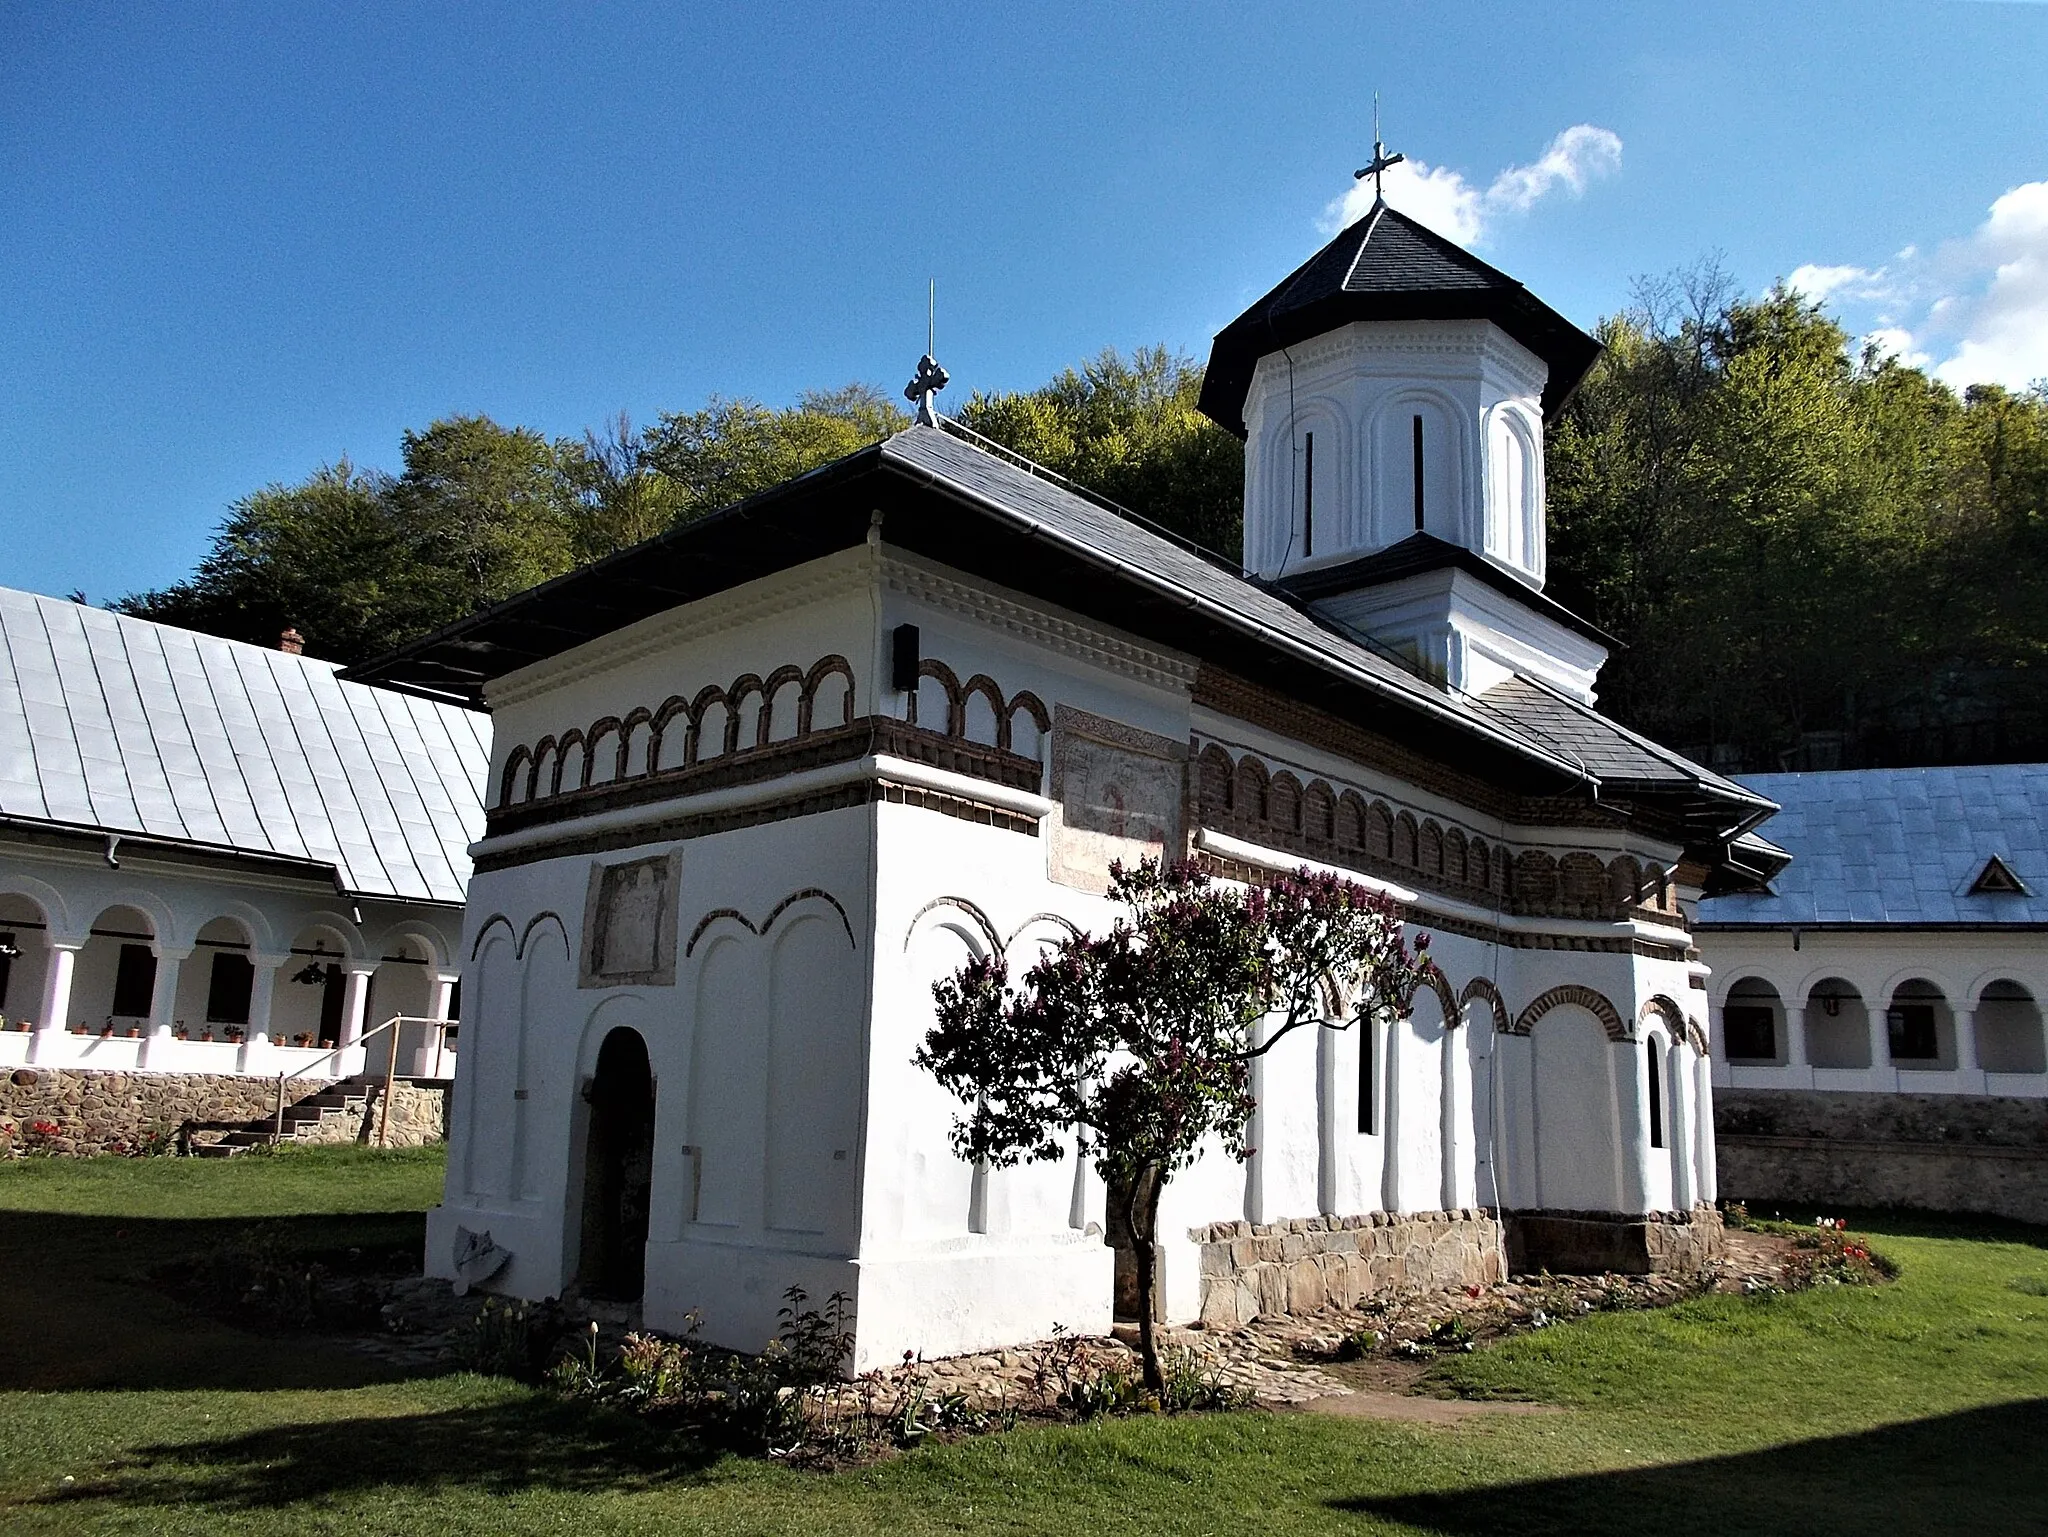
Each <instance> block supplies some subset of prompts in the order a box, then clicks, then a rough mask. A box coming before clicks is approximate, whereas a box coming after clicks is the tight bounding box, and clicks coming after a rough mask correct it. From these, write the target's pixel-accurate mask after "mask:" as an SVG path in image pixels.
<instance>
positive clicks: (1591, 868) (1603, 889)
mask: <svg viewBox="0 0 2048 1537" xmlns="http://www.w3.org/2000/svg"><path fill="white" fill-rule="evenodd" d="M1557 879H1558V885H1559V886H1560V887H1561V888H1562V891H1561V894H1562V896H1563V898H1564V910H1565V914H1566V916H1568V917H1574V918H1597V917H1599V916H1600V915H1601V913H1602V912H1603V911H1604V910H1605V909H1606V907H1607V905H1608V897H1607V867H1606V866H1605V865H1603V864H1601V863H1600V861H1599V859H1598V857H1596V856H1595V855H1592V854H1587V853H1584V852H1580V851H1574V852H1572V853H1570V854H1567V855H1565V856H1564V858H1563V859H1560V860H1559V861H1558V862H1557Z"/></svg>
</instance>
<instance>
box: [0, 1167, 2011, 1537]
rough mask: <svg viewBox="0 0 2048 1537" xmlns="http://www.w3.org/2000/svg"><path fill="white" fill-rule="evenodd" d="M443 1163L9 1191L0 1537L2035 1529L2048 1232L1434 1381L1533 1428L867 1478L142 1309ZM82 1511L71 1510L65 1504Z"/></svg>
mask: <svg viewBox="0 0 2048 1537" xmlns="http://www.w3.org/2000/svg"><path fill="white" fill-rule="evenodd" d="M439 1181H440V1167H439V1164H438V1161H437V1160H435V1159H434V1158H433V1157H432V1156H431V1155H423V1154H419V1153H411V1154H386V1155H378V1154H374V1153H363V1152H356V1151H353V1150H350V1151H344V1152H341V1153H324V1152H308V1153H302V1154H296V1155H291V1156H286V1157H280V1158H274V1159H261V1160H257V1159H245V1160H238V1161H235V1162H233V1163H198V1162H188V1161H172V1160H155V1161H147V1162H126V1161H120V1162H117V1161H113V1160H105V1161H98V1162H92V1163H57V1162H38V1163H26V1164H13V1165H7V1166H0V1384H5V1385H7V1386H10V1387H14V1386H20V1387H23V1388H25V1389H26V1390H24V1391H14V1392H6V1393H0V1529H4V1530H6V1531H7V1532H9V1533H15V1532H22V1533H42V1532H95V1533H98V1532H148V1533H159V1532H161V1533H180V1532H192V1533H207V1534H215V1533H236V1532H264V1533H269V1532H277V1533H284V1532H292V1533H317V1532H404V1533H406V1534H407V1537H431V1534H435V1533H442V1532H475V1533H479V1534H484V1533H489V1534H493V1537H496V1534H516V1533H526V1532H556V1531H568V1532H575V1533H599V1532H643V1531H644V1532H664V1533H669V1532H696V1531H705V1532H720V1533H728V1532H729V1533H748V1532H804V1533H838V1532H870V1531H872V1532H887V1533H890V1534H891V1537H910V1534H915V1533H923V1532H940V1531H946V1532H951V1531H999V1532H1086V1533H1088V1534H1089V1537H1109V1534H1114V1533H1123V1532H1185V1533H1203V1532H1214V1533H1230V1534H1233V1537H1235V1534H1263V1533H1269V1532H1270V1533H1290V1532H1347V1533H1367V1532H1439V1533H1451V1534H1460V1537H1462V1534H1467V1533H1469V1534H1474V1537H1477V1534H1481V1533H1486V1534H1495V1533H1534V1532H1556V1533H1567V1532H1568V1533H1586V1534H1608V1533H1613V1534H1620V1533H1623V1532H1627V1533H1630V1534H1632V1537H1639V1534H1642V1533H1644V1532H1652V1533H1656V1534H1658V1537H1667V1534H1688V1533H1702V1534H1704V1533H1714V1534H1717V1537H1719V1534H1725V1533H1730V1532H1788V1533H1789V1532H1798V1533H1832V1532H1851V1531H1854V1532H1859V1533H1868V1532H1870V1531H1872V1530H1882V1531H1891V1532H1901V1533H1919V1532H1966V1531H1967V1532H1981V1531H2008V1532H2019V1531H2048V1492H2044V1490H2043V1487H2042V1486H2043V1479H2042V1477H2041V1474H2040V1471H2039V1464H2040V1453H2041V1449H2042V1448H2043V1447H2044V1446H2048V1247H2044V1245H2048V1234H2043V1233H2039V1232H2035V1231H2031V1230H2023V1229H2017V1228H2015V1229H2008V1230H2003V1231H1992V1230H1982V1229H1979V1230H1966V1229H1962V1228H1943V1227H1941V1226H1939V1225H1936V1224H1932V1223H1925V1222H1919V1223H1916V1222H1913V1221H1909V1220H1907V1219H1903V1218H1894V1219H1879V1218H1872V1219H1871V1220H1870V1221H1869V1222H1868V1223H1867V1224H1865V1225H1866V1226H1867V1227H1868V1228H1869V1229H1870V1230H1871V1231H1874V1232H1876V1233H1877V1234H1879V1235H1880V1237H1879V1244H1880V1247H1881V1248H1882V1249H1883V1250H1884V1251H1885V1252H1886V1253H1887V1254H1889V1255H1890V1256H1892V1257H1893V1258H1894V1259H1896V1260H1897V1261H1898V1262H1899V1263H1900V1265H1901V1266H1902V1272H1901V1275H1900V1278H1899V1280H1898V1281H1897V1282H1896V1283H1895V1284H1894V1285H1891V1286H1887V1287H1882V1288H1877V1289H1871V1290H1863V1289H1856V1290H1843V1289H1834V1290H1825V1291H1818V1292H1811V1293H1806V1294H1803V1295H1800V1296H1794V1297H1779V1298H1771V1299H1751V1298H1739V1297H1712V1298H1704V1299H1700V1300H1697V1301H1694V1302H1690V1303H1687V1304H1685V1305H1683V1306H1681V1307H1678V1308H1674V1309H1670V1310H1668V1311H1665V1312H1662V1313H1657V1314H1602V1315H1597V1316H1594V1317H1592V1318H1589V1319H1585V1320H1582V1321H1579V1322H1574V1323H1571V1324H1568V1325H1561V1326H1559V1327H1557V1328H1554V1329H1550V1330H1546V1331H1544V1332H1542V1333H1540V1334H1536V1335H1531V1336H1525V1337H1523V1338H1521V1339H1518V1340H1515V1341H1513V1342H1511V1343H1509V1344H1506V1345H1503V1346H1500V1347H1497V1348H1495V1349H1491V1350H1486V1351H1482V1352H1480V1353H1478V1354H1475V1355H1472V1356H1463V1357H1458V1358H1456V1359H1455V1361H1454V1362H1452V1363H1451V1364H1450V1365H1448V1366H1447V1367H1445V1368H1444V1369H1443V1371H1442V1372H1441V1373H1440V1378H1441V1381H1442V1384H1443V1385H1444V1386H1445V1387H1447V1388H1456V1389H1457V1390H1458V1391H1460V1392H1462V1393H1465V1394H1467V1395H1470V1396H1479V1397H1485V1396H1509V1397H1526V1398H1538V1399H1544V1400H1547V1401H1550V1402H1553V1403H1558V1404H1563V1405H1566V1406H1568V1407H1567V1409H1566V1412H1564V1413H1561V1414H1555V1415H1530V1416H1513V1417H1509V1416H1501V1417H1495V1418H1482V1419H1479V1420H1475V1421H1472V1422H1468V1423H1467V1424H1464V1425H1461V1426H1458V1427H1455V1428H1444V1427H1433V1426H1429V1427H1425V1426H1415V1425H1393V1424H1377V1423H1371V1422H1360V1421H1356V1420H1340V1419H1335V1418H1328V1417H1323V1416H1316V1415H1301V1414H1289V1415H1272V1414H1263V1413H1247V1414H1236V1415H1227V1416H1216V1417H1210V1418H1201V1419H1190V1420H1179V1421H1165V1420H1151V1419H1146V1420H1126V1421H1119V1422H1113V1423H1108V1424H1102V1425H1096V1426H1089V1427H1080V1428H1071V1429H1027V1430H1021V1431H1017V1432H1013V1433H1011V1434H1008V1435H1002V1436H991V1437H985V1438H981V1439H978V1440H974V1441H970V1442H966V1443H963V1444H959V1445H955V1446H950V1447H927V1448H925V1449H922V1450H920V1451H918V1452H915V1453H913V1454H911V1455H909V1456H906V1457H903V1458H901V1459H899V1460H897V1461H894V1462H891V1463H888V1464H885V1465H882V1466H879V1467H876V1468H872V1469H868V1470H865V1471H862V1472H859V1473H852V1474H840V1475H831V1476H827V1475H817V1474H804V1473H795V1472H791V1471H788V1470H786V1469H782V1468H779V1467H774V1466H770V1465H764V1464H759V1463H750V1462H742V1461H737V1460H733V1459H723V1460H719V1461H715V1462H711V1463H709V1464H708V1465H707V1464H705V1463H704V1462H702V1461H701V1460H699V1459H696V1458H693V1457H692V1456H690V1455H689V1454H688V1453H687V1452H684V1451H681V1450H678V1449H677V1448H675V1447H672V1446H668V1445H665V1444H663V1443H662V1442H661V1441H660V1440H659V1439H658V1438H656V1437H654V1436H653V1435H651V1434H649V1433H647V1432H646V1431H644V1430H643V1429H642V1428H641V1427H639V1426H637V1425H636V1424H633V1423H631V1422H623V1421H616V1420H612V1419H608V1418H604V1417H594V1416H592V1415H590V1414H587V1413H584V1412H581V1411H578V1410H574V1409H569V1408H564V1407H561V1406H557V1405H555V1404H553V1403H551V1402H549V1401H548V1400H546V1399H544V1398H541V1397H539V1396H538V1395H535V1394H532V1393H529V1392H527V1391H525V1390H523V1389H520V1388H518V1387H515V1386H513V1385H510V1384H507V1383H503V1382H498V1381H490V1380H485V1379H480V1378H476V1377H466V1376H454V1377H433V1378H419V1379H415V1380H409V1381H408V1380H394V1379H393V1378H392V1376H391V1374H390V1373H389V1372H387V1371H382V1370H380V1369H378V1368H377V1367H375V1366H374V1365H373V1364H372V1363H371V1362H370V1361H368V1359H367V1358H364V1357H361V1356H358V1355H356V1354H354V1353H353V1352H346V1351H341V1350H337V1349H334V1348H331V1347H326V1346H321V1345H318V1344H313V1343H308V1342H307V1341H306V1340H304V1339H302V1338H294V1337H280V1336H274V1335H273V1336H258V1335H252V1334H247V1333H244V1332H242V1331H240V1330H238V1329H235V1328H231V1327H228V1326H227V1325H226V1324H223V1323H220V1322H217V1321H212V1320H208V1319H205V1318H201V1317H198V1316H196V1315H194V1314H193V1313H191V1312H189V1311H187V1310H185V1309H183V1308H182V1307H180V1306H179V1305H177V1304H176V1303H174V1302H172V1301H170V1300H169V1299H168V1298H165V1297H163V1296H161V1295H160V1294H158V1293H156V1292H153V1291H150V1290H148V1289H146V1288H143V1287H140V1286H137V1285H136V1284H134V1277H135V1276H136V1274H137V1273H138V1272H139V1271H140V1270H141V1269H142V1268H143V1267H144V1266H146V1265H152V1264H156V1263H160V1262H161V1260H162V1258H163V1257H164V1256H166V1255H175V1254H177V1253H180V1252H193V1251H195V1250H196V1249H198V1248H199V1247H201V1246H204V1245H207V1244H212V1243H217V1242H219V1241H220V1239H221V1237H222V1236H223V1235H224V1234H227V1233H230V1232H232V1231H233V1230H234V1229H235V1228H236V1227H238V1226H239V1225H241V1224H243V1223H245V1222H246V1221H247V1220H248V1219H250V1218H252V1217H259V1216H260V1217H262V1218H265V1219H267V1220H269V1221H270V1222H272V1223H274V1224H277V1225H276V1226H275V1227H274V1228H273V1231H274V1232H276V1233H281V1234H284V1235H286V1237H287V1240H288V1241H290V1242H294V1243H301V1244H303V1245H304V1246H306V1247H308V1248H331V1247H334V1246H336V1245H337V1244H347V1243H361V1244H364V1245H365V1246H368V1245H371V1244H378V1245H381V1244H384V1243H388V1242H392V1241H395V1240H397V1239H402V1238H405V1237H408V1236H410V1235H413V1234H417V1232H418V1231H419V1226H420V1217H419V1215H418V1214H419V1212H420V1211H421V1210H422V1209H423V1208H424V1207H425V1206H427V1205H428V1204H429V1203H431V1202H432V1200H433V1199H434V1198H435V1194H436V1192H437V1190H438V1186H439ZM67 1479H68V1480H70V1481H69V1482H66V1480H67Z"/></svg>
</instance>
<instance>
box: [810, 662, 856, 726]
mask: <svg viewBox="0 0 2048 1537" xmlns="http://www.w3.org/2000/svg"><path fill="white" fill-rule="evenodd" d="M831 677H840V678H844V679H845V680H846V695H845V702H844V704H843V705H842V706H841V709H840V714H841V715H842V716H843V717H844V718H843V719H841V720H836V721H833V722H832V723H831V724H833V725H835V726H850V725H852V724H853V664H852V663H851V662H849V661H847V659H846V658H845V657H843V656H841V655H840V654H839V653H838V652H836V651H835V652H832V653H831V654H830V655H827V656H821V657H819V658H818V659H817V661H815V662H813V663H811V670H810V671H809V672H807V673H805V674H804V690H803V693H802V694H801V695H799V696H798V698H797V702H796V734H797V735H798V736H809V735H810V734H811V732H812V731H813V730H815V729H817V724H818V722H817V706H818V690H819V689H820V688H822V687H824V684H825V680H826V679H827V678H831Z"/></svg>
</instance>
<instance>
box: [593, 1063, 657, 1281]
mask: <svg viewBox="0 0 2048 1537" xmlns="http://www.w3.org/2000/svg"><path fill="white" fill-rule="evenodd" d="M585 1093H586V1095H587V1097H588V1099H589V1102H590V1133H589V1140H588V1142H587V1143H586V1144H585V1148H584V1157H583V1245H582V1258H581V1263H580V1265H579V1266H578V1273H577V1279H578V1281H580V1282H581V1283H582V1286H583V1290H584V1292H585V1294H586V1295H589V1296H595V1297H608V1298H611V1299H612V1300H614V1301H619V1302H631V1301H634V1300H636V1299H637V1298H638V1297H639V1296H640V1292H641V1288H642V1286H643V1285H644V1284H645V1280H646V1261H647V1204H648V1202H647V1197H648V1187H649V1184H650V1183H651V1181H652V1178H653V1172H654V1074H653V1071H652V1070H651V1069H650V1067H649V1066H648V1062H647V1044H646V1042H644V1041H642V1040H641V1039H640V1034H639V1032H638V1031H636V1030H626V1029H619V1030H614V1031H612V1033H611V1034H610V1035H608V1036H606V1037H605V1038H604V1045H603V1046H601V1047H600V1048H599V1049H598V1053H597V1076H596V1077H594V1078H593V1079H591V1081H590V1087H589V1088H588V1089H587V1090H586V1091H585Z"/></svg>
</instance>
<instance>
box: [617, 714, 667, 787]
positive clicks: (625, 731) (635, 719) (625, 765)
mask: <svg viewBox="0 0 2048 1537" xmlns="http://www.w3.org/2000/svg"><path fill="white" fill-rule="evenodd" d="M642 726H645V727H647V728H648V731H647V747H648V752H647V761H646V762H645V763H643V764H641V765H640V772H641V773H643V774H651V773H653V772H654V751H653V749H654V747H655V744H656V743H658V742H659V741H660V740H661V738H660V736H659V735H658V734H657V733H656V732H655V731H654V712H653V711H652V710H650V709H648V708H647V707H646V706H645V705H638V706H635V707H634V708H633V709H631V710H628V711H627V712H626V718H625V719H624V720H622V721H620V722H619V773H618V777H619V778H621V779H630V778H632V777H633V764H632V761H631V759H632V752H633V733H634V732H635V731H636V730H638V729H639V728H640V727H642Z"/></svg>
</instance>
